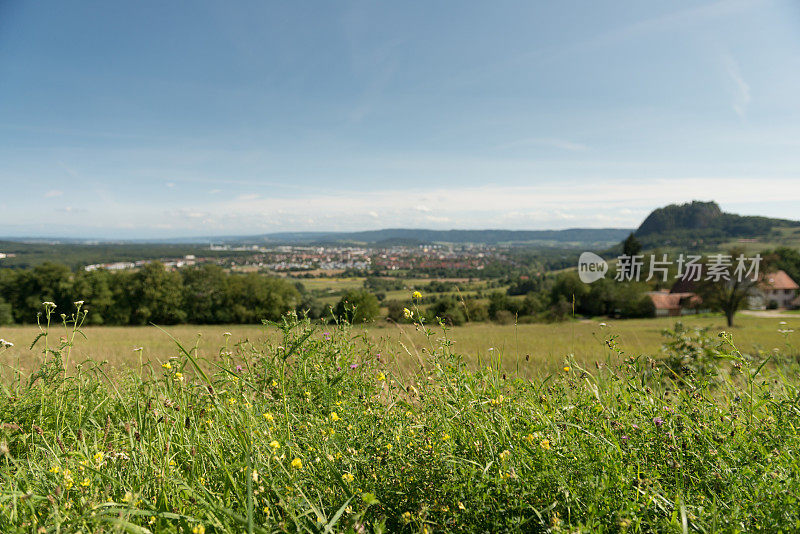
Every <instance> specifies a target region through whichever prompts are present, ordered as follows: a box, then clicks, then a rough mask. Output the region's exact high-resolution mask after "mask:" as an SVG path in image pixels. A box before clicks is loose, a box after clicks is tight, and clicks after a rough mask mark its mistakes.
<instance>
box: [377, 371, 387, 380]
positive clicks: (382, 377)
mask: <svg viewBox="0 0 800 534" xmlns="http://www.w3.org/2000/svg"><path fill="white" fill-rule="evenodd" d="M381 380H386V375H385V374H383V373H378V381H381Z"/></svg>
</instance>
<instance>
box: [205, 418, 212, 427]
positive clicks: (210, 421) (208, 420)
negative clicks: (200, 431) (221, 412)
mask: <svg viewBox="0 0 800 534" xmlns="http://www.w3.org/2000/svg"><path fill="white" fill-rule="evenodd" d="M206 424H207V425H208V427H209V428H211V425H213V424H214V421H212V420H211V419H206Z"/></svg>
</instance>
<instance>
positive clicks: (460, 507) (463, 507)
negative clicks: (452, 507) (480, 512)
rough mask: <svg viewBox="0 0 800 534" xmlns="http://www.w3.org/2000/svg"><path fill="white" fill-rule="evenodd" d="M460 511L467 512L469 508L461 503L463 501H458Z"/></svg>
mask: <svg viewBox="0 0 800 534" xmlns="http://www.w3.org/2000/svg"><path fill="white" fill-rule="evenodd" d="M458 509H459V510H466V509H467V508H466V507H465V506H464V503H463V502H461V501H458Z"/></svg>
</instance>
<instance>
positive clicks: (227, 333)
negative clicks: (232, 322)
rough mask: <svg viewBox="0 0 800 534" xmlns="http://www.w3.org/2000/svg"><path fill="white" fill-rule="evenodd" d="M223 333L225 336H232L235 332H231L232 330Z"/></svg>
mask: <svg viewBox="0 0 800 534" xmlns="http://www.w3.org/2000/svg"><path fill="white" fill-rule="evenodd" d="M222 335H223V337H231V336H232V335H233V334H231V333H230V332H223V333H222Z"/></svg>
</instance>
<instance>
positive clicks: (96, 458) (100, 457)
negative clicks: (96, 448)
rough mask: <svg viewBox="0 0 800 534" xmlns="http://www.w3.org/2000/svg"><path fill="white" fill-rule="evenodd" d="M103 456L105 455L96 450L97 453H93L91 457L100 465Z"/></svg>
mask: <svg viewBox="0 0 800 534" xmlns="http://www.w3.org/2000/svg"><path fill="white" fill-rule="evenodd" d="M104 456H105V455H104V454H103V453H102V452H98V453H97V454H95V455H94V457H93V459H94V461H95V462H96V463H97V465H100V464H101V463H103V457H104Z"/></svg>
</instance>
